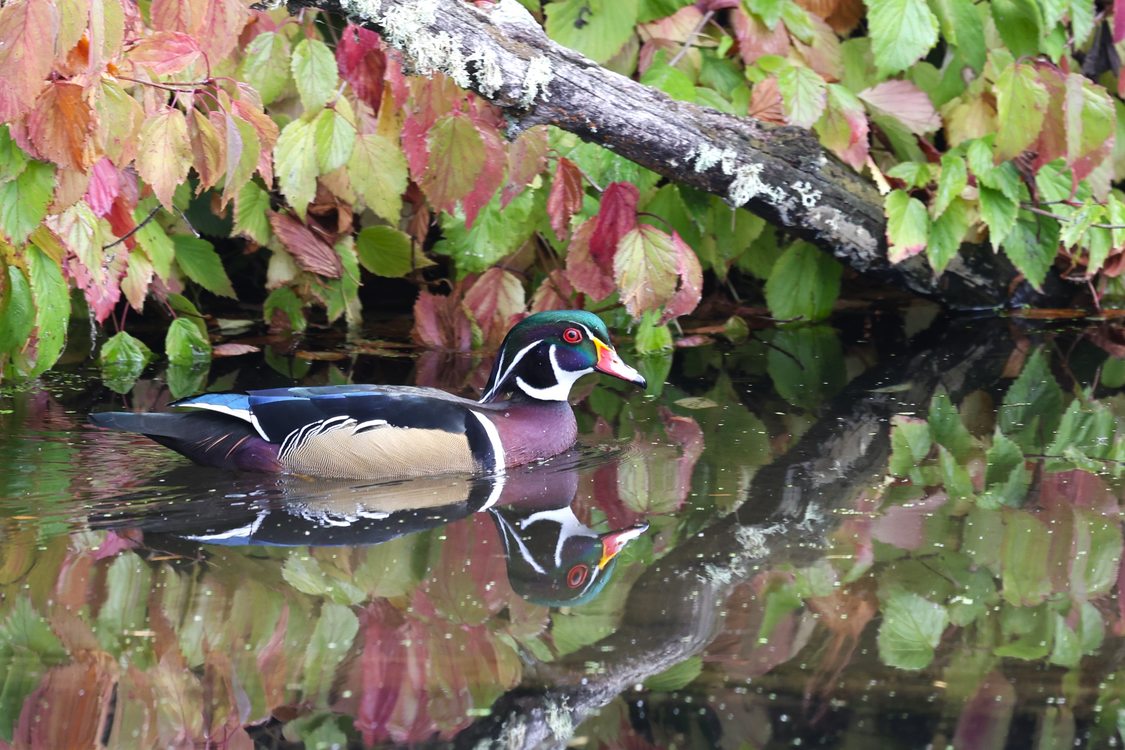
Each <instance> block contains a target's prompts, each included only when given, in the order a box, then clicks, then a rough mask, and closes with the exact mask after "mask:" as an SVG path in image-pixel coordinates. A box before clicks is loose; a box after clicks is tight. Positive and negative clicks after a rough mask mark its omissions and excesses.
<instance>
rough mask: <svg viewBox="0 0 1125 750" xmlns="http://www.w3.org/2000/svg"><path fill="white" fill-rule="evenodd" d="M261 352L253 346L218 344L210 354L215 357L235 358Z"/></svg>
mask: <svg viewBox="0 0 1125 750" xmlns="http://www.w3.org/2000/svg"><path fill="white" fill-rule="evenodd" d="M260 351H262V350H261V349H260V348H258V347H256V346H254V345H253V344H233V343H232V344H219V345H218V346H216V347H213V348H212V349H211V354H212V355H214V356H216V357H237V356H239V355H242V354H254V353H255V352H260Z"/></svg>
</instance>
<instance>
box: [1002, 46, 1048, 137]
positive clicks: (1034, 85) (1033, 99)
mask: <svg viewBox="0 0 1125 750" xmlns="http://www.w3.org/2000/svg"><path fill="white" fill-rule="evenodd" d="M994 90H995V92H996V115H997V131H996V157H997V158H998V159H1012V158H1014V157H1016V156H1018V155H1019V154H1020V153H1022V152H1023V150H1024V149H1025V148H1027V147H1028V146H1030V145H1031V144H1032V143H1034V142H1035V141H1036V140H1037V139H1038V138H1039V131H1040V129H1042V127H1043V119H1044V117H1045V116H1046V114H1047V103H1048V102H1049V101H1050V95H1049V94H1048V93H1047V87H1046V86H1044V85H1043V84H1042V83H1040V82H1039V72H1038V71H1037V70H1036V68H1035V66H1034V65H1031V64H1028V63H1015V64H1013V65H1009V66H1008V67H1006V68H1005V69H1004V72H1002V73H1001V74H1000V78H998V79H997V80H996V86H995V89H994Z"/></svg>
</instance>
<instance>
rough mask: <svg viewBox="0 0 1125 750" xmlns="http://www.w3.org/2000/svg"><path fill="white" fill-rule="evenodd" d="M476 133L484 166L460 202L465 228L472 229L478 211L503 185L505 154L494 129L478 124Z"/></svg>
mask: <svg viewBox="0 0 1125 750" xmlns="http://www.w3.org/2000/svg"><path fill="white" fill-rule="evenodd" d="M478 132H479V133H480V137H481V142H482V143H483V145H484V164H483V166H482V168H481V170H480V173H479V174H478V175H477V179H476V181H475V182H474V183H473V187H472V189H471V190H470V191H469V194H468V195H466V196H465V197H464V198H463V199H462V200H461V210H462V211H463V212H464V214H465V226H466V227H468V228H472V226H473V222H474V221H476V218H477V214H478V213H480V210H481V209H482V208H484V207H485V206H486V205H488V203H489V201H491V200H492V196H493V195H495V194H496V191H497V190H499V189H500V186H501V185H502V184H503V183H504V166H505V162H506V159H505V154H504V144H503V142H502V141H501V139H500V133H499V131H497V130H496V128H495V127H491V126H489V125H485V124H480V123H478Z"/></svg>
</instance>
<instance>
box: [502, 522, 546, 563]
mask: <svg viewBox="0 0 1125 750" xmlns="http://www.w3.org/2000/svg"><path fill="white" fill-rule="evenodd" d="M493 516H494V517H495V518H496V520H497V521H499V522H500V525H501V526H502V527H503V528H504V538H505V540H506V541H505V543H504V546H505V547H507V548H509V549H511V545H515V547H516V550H517V551H518V552H519V554H520V557H522V558H523V561H524V562H525V563H527V564H528V566H530V567H531V569H532V570H534V571H535V572H536V573H538V574H539V575H546V573H547V571H545V570H544V569H543V566H542V565H540V564H539V563H538V562H536V560H535V556H534V555H532V554H531V550H530V549H528V548H527V544H526V543H525V542H524V541H523V539H522V538H521V537H520V535H519V534H517V533H516V530H515V529H513V528H512V525H511V524H510V523H508V519H506V518H504V516H502V515H500V514H499V513H494V514H493Z"/></svg>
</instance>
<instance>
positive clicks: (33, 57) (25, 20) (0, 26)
mask: <svg viewBox="0 0 1125 750" xmlns="http://www.w3.org/2000/svg"><path fill="white" fill-rule="evenodd" d="M58 30H59V15H58V11H57V10H56V9H55V3H54V2H52V1H51V0H22V2H20V1H19V0H17V1H16V2H10V3H7V4H6V5H5V6H4V7H3V8H0V70H2V71H4V73H3V76H4V84H3V85H2V86H0V122H10V121H12V120H15V119H16V118H17V117H19V116H20V115H22V114H23V113H25V112H27V110H29V109H30V108H31V105H32V104H33V103H34V102H35V97H36V96H37V95H38V94H39V91H40V90H41V89H42V88H43V84H44V83H45V81H46V78H47V75H48V74H49V73H50V72H51V66H52V64H53V63H54V59H55V56H54V51H55V37H56V36H57V35H58Z"/></svg>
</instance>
